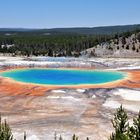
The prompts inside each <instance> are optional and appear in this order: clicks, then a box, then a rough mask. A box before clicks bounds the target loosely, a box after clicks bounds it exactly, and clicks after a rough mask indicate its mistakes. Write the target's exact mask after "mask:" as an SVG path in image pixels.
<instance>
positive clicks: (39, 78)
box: [0, 68, 126, 85]
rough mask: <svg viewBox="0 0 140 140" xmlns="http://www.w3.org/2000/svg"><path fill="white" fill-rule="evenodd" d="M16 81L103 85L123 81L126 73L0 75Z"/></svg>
mask: <svg viewBox="0 0 140 140" xmlns="http://www.w3.org/2000/svg"><path fill="white" fill-rule="evenodd" d="M0 76H3V77H8V78H12V79H14V80H16V81H20V82H25V83H35V84H47V85H80V84H103V83H107V82H112V81H116V80H120V79H123V78H124V77H125V76H126V73H123V72H111V71H94V70H63V69H34V68H33V69H22V70H11V71H7V72H2V73H0Z"/></svg>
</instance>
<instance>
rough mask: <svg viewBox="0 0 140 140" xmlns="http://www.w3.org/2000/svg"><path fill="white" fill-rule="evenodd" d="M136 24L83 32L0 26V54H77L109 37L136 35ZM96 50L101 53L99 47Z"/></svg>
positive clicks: (108, 39)
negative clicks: (3, 27) (0, 27)
mask: <svg viewBox="0 0 140 140" xmlns="http://www.w3.org/2000/svg"><path fill="white" fill-rule="evenodd" d="M139 27H140V25H128V26H112V27H98V28H88V30H89V32H88V33H86V34H85V33H84V30H85V29H87V28H71V29H70V28H67V29H50V30H45V29H42V30H34V29H0V53H6V54H10V55H13V56H16V55H25V56H31V55H35V56H38V55H43V56H54V57H56V56H75V57H78V56H80V55H81V52H83V51H84V50H87V49H88V48H92V47H96V46H97V45H99V44H101V43H105V42H109V41H110V40H112V39H113V40H114V39H117V38H120V37H122V38H123V37H124V38H125V37H126V36H130V35H132V34H136V33H138V32H139V31H140V28H139ZM93 29H94V31H93ZM81 31H82V32H81ZM91 32H92V35H91ZM52 33H53V34H52ZM95 33H96V35H95ZM100 51H101V52H102V50H101V49H100ZM137 51H139V50H137ZM93 56H96V55H93Z"/></svg>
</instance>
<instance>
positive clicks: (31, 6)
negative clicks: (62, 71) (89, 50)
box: [0, 0, 140, 28]
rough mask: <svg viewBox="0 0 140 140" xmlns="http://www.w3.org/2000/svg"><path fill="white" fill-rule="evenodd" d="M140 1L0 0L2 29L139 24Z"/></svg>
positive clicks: (0, 24) (0, 23)
mask: <svg viewBox="0 0 140 140" xmlns="http://www.w3.org/2000/svg"><path fill="white" fill-rule="evenodd" d="M139 9H140V0H0V28H1V27H13V28H14V27H18V28H19V27H24V28H55V27H95V26H107V25H125V24H139V23H140V14H139Z"/></svg>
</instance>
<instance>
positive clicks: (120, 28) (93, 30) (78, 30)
mask: <svg viewBox="0 0 140 140" xmlns="http://www.w3.org/2000/svg"><path fill="white" fill-rule="evenodd" d="M136 29H140V24H134V25H117V26H102V27H73V28H52V29H30V28H0V33H23V32H24V33H26V32H30V33H32V32H33V33H36V34H43V33H49V34H83V35H97V34H115V33H123V32H127V31H133V30H136Z"/></svg>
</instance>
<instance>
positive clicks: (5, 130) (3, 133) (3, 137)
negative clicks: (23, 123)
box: [0, 116, 13, 140]
mask: <svg viewBox="0 0 140 140" xmlns="http://www.w3.org/2000/svg"><path fill="white" fill-rule="evenodd" d="M0 140H13V134H12V131H11V128H10V126H9V125H8V124H7V122H6V120H5V121H2V119H1V116H0Z"/></svg>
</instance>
